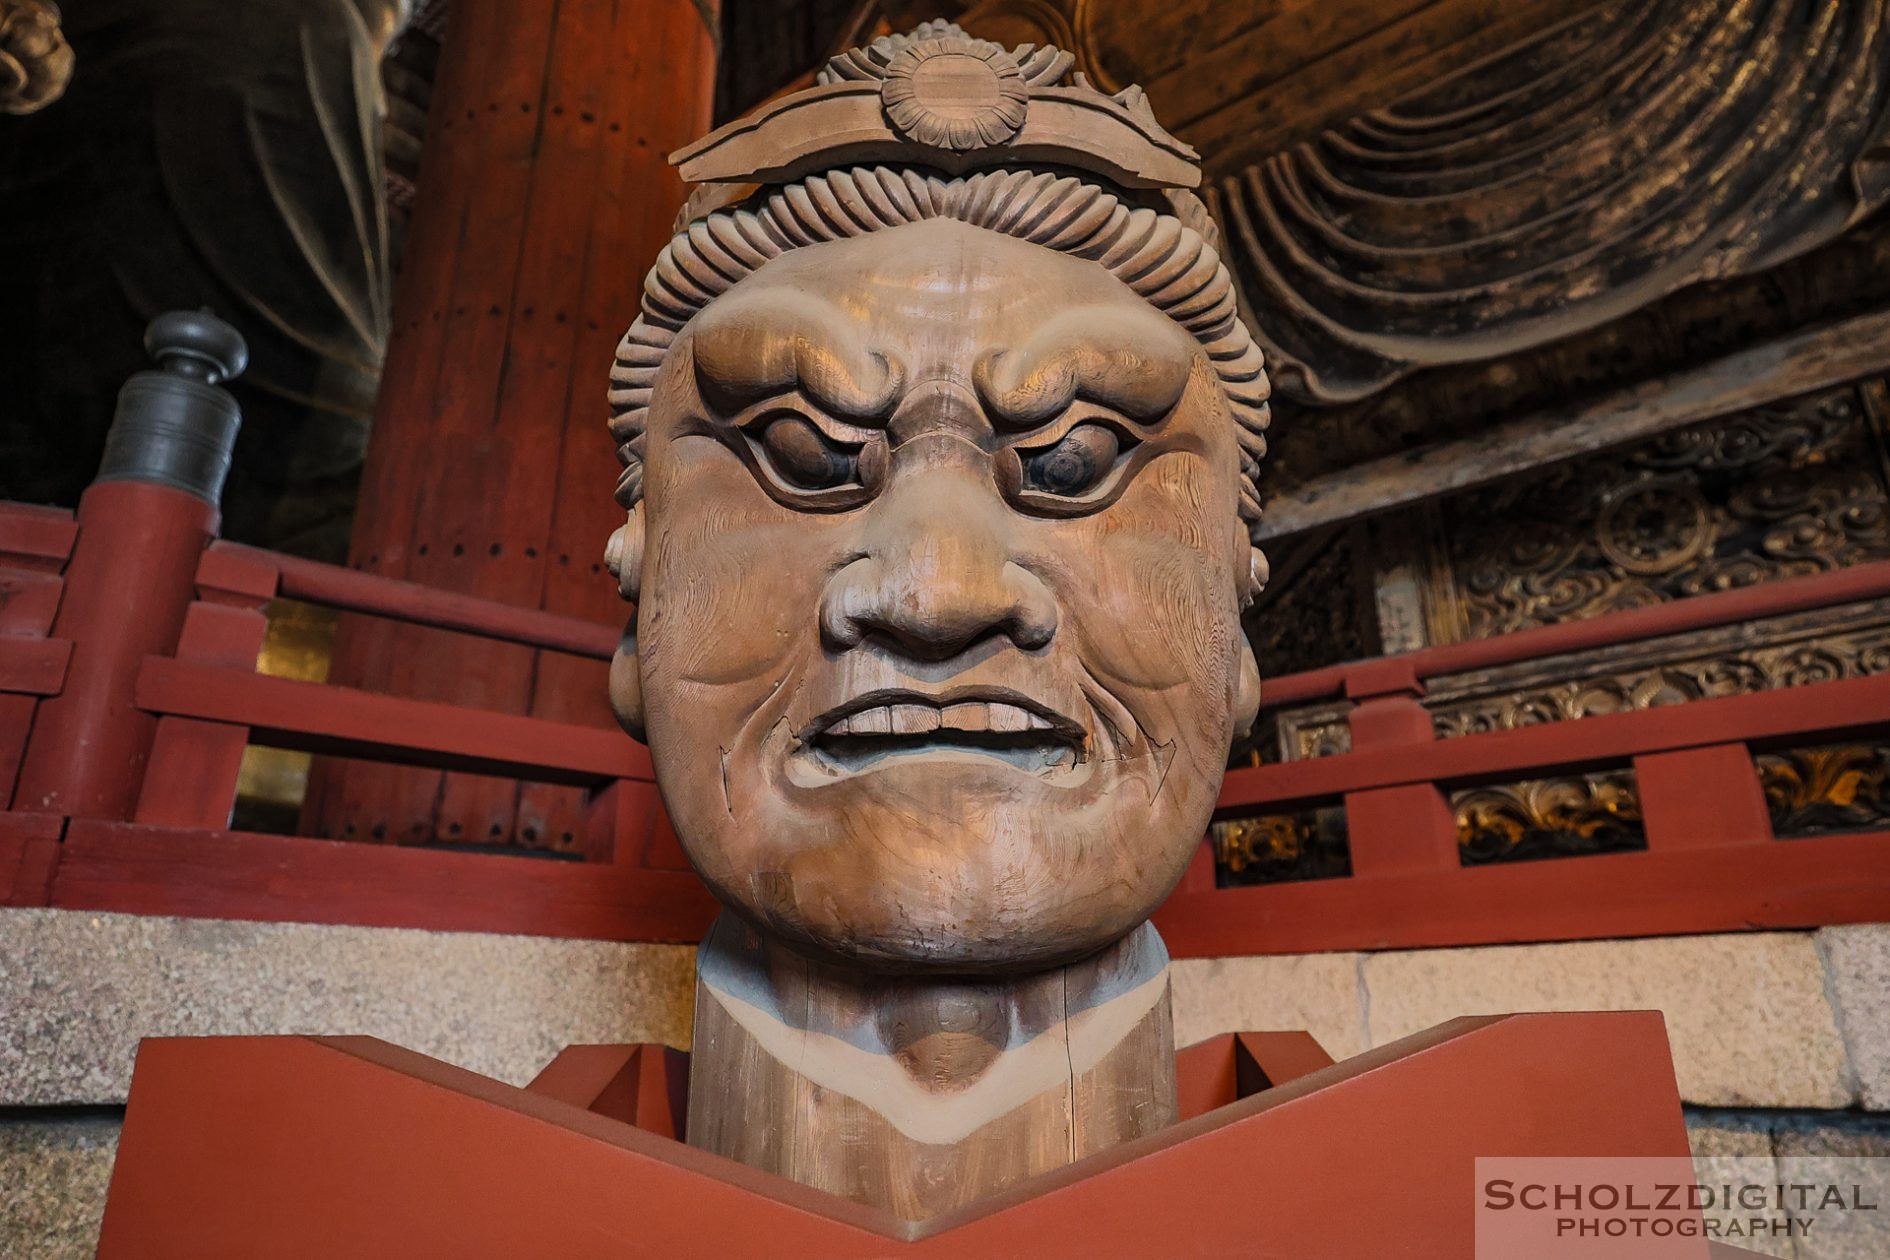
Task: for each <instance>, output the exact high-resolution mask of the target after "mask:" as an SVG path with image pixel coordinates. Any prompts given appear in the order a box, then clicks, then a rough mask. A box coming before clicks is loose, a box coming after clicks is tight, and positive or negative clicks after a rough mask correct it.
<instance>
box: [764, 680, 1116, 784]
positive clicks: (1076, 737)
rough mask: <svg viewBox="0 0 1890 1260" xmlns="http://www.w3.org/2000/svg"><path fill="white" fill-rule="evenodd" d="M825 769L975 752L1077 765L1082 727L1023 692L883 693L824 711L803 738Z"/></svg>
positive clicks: (1047, 766) (1042, 766)
mask: <svg viewBox="0 0 1890 1260" xmlns="http://www.w3.org/2000/svg"><path fill="white" fill-rule="evenodd" d="M801 745H802V747H803V749H805V750H808V751H810V752H811V753H812V754H813V756H814V758H815V760H817V761H818V762H820V763H821V764H822V765H824V766H825V767H826V768H827V769H829V770H832V771H836V772H839V773H843V774H853V773H858V772H859V771H862V770H865V769H867V768H869V767H871V766H874V765H876V764H878V763H880V762H882V761H886V760H888V759H890V758H895V757H918V756H927V755H932V754H939V753H974V754H980V755H983V756H987V757H993V758H996V759H997V760H999V761H1003V762H1007V763H1008V764H1010V765H1012V766H1015V767H1017V768H1018V769H1019V770H1024V771H1027V772H1031V773H1041V772H1043V771H1048V770H1063V769H1069V768H1071V767H1074V766H1075V765H1076V764H1077V763H1078V762H1079V761H1081V760H1082V757H1083V746H1084V732H1083V728H1082V726H1081V725H1080V724H1079V723H1077V722H1074V721H1072V720H1071V719H1069V718H1067V717H1064V716H1062V715H1061V714H1058V713H1054V712H1052V711H1051V710H1049V709H1046V708H1044V707H1043V706H1041V705H1039V704H1037V703H1036V702H1035V701H1031V700H1027V699H1025V698H1023V697H1021V696H1017V695H1013V694H1009V693H1005V694H1002V695H999V694H994V693H986V692H977V693H965V694H960V695H954V696H952V697H951V698H950V699H944V700H941V699H935V698H933V697H930V696H923V695H919V694H917V693H915V692H880V693H875V694H873V695H870V696H863V697H861V698H859V699H856V700H852V701H849V702H848V703H846V704H843V705H841V706H839V707H838V708H835V709H833V710H831V711H830V712H828V713H825V714H822V715H821V716H820V717H819V718H817V719H816V720H815V721H814V724H813V725H812V726H811V727H810V728H809V729H808V731H807V733H806V734H804V735H803V736H802V737H801Z"/></svg>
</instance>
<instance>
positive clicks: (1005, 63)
mask: <svg viewBox="0 0 1890 1260" xmlns="http://www.w3.org/2000/svg"><path fill="white" fill-rule="evenodd" d="M885 75H886V77H885V80H884V82H883V83H882V84H881V85H880V101H881V102H882V103H883V104H884V105H885V108H886V117H887V119H888V121H890V122H891V123H892V127H893V130H894V131H896V132H897V133H898V134H899V135H900V136H901V137H902V138H904V139H907V140H912V141H915V142H917V143H919V144H924V145H930V146H932V147H934V148H941V149H951V150H953V151H954V152H959V153H962V152H965V151H967V150H970V149H981V148H988V147H990V146H991V145H996V144H1003V143H1005V142H1006V141H1008V140H1009V139H1010V138H1011V137H1012V136H1015V135H1016V134H1017V132H1018V129H1019V128H1021V127H1022V126H1023V125H1024V115H1025V113H1026V112H1027V111H1028V110H1029V107H1030V89H1029V87H1028V85H1027V84H1026V83H1025V82H1024V75H1023V72H1022V71H1021V70H1020V69H1019V68H1018V65H1017V62H1016V61H1014V60H1013V59H1012V58H1011V55H1010V54H1009V53H1007V52H1005V51H1004V50H1003V49H1002V48H1000V47H998V46H997V45H996V44H993V43H988V42H986V41H984V40H973V39H930V40H922V41H919V42H916V43H912V44H908V45H907V46H906V47H904V48H902V49H900V50H899V51H898V52H897V53H895V54H894V55H893V57H892V59H891V60H890V61H888V62H887V63H886V71H885Z"/></svg>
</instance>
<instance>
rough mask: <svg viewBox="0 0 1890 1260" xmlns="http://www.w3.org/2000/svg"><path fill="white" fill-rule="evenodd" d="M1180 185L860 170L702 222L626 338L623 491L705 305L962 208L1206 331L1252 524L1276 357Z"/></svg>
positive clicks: (619, 396) (619, 374)
mask: <svg viewBox="0 0 1890 1260" xmlns="http://www.w3.org/2000/svg"><path fill="white" fill-rule="evenodd" d="M1171 196H1172V197H1173V200H1174V201H1175V202H1176V203H1177V209H1179V210H1180V211H1181V215H1177V214H1170V213H1165V212H1163V211H1160V210H1155V209H1151V208H1149V207H1147V206H1132V205H1129V204H1128V203H1126V202H1125V201H1124V200H1123V199H1122V198H1121V197H1119V196H1118V195H1116V194H1115V193H1112V192H1110V191H1109V190H1107V189H1105V188H1102V187H1100V186H1098V185H1096V184H1092V183H1089V182H1088V181H1086V180H1082V179H1078V178H1076V177H1074V176H1069V175H1058V174H1053V173H1049V172H1037V171H1028V170H1003V171H981V172H979V173H977V174H974V175H969V176H964V177H959V178H948V177H946V176H943V175H938V174H932V173H928V172H925V171H919V170H913V169H910V168H903V169H896V168H890V167H884V166H875V167H871V168H866V167H854V168H852V169H850V170H833V171H828V172H826V173H824V174H820V175H814V176H810V177H808V178H806V179H803V180H800V181H798V182H795V183H791V184H786V185H782V186H780V187H778V188H774V189H771V190H768V191H766V192H765V193H763V194H760V195H758V196H757V197H756V198H754V199H751V200H750V201H749V202H748V203H747V204H746V205H743V206H739V207H734V208H730V209H725V210H716V211H714V212H713V213H710V214H708V215H705V216H704V217H702V218H699V219H697V220H695V221H694V222H693V223H690V224H689V225H688V227H686V228H684V229H683V230H682V231H681V232H679V233H678V234H677V235H676V237H675V239H673V240H672V241H670V243H669V245H668V246H667V247H665V248H664V250H663V252H662V254H661V255H660V256H659V257H658V258H657V260H656V266H655V267H653V268H651V270H650V274H649V275H648V277H646V278H645V280H644V283H643V309H642V313H641V314H640V315H639V316H638V317H637V320H636V322H635V323H633V324H631V325H630V331H629V332H627V333H625V334H624V337H623V340H622V341H621V342H620V343H619V344H618V346H617V361H616V364H615V366H614V367H612V369H611V373H610V383H611V389H610V409H611V419H610V431H611V434H612V436H614V437H615V438H616V439H617V444H618V445H617V455H618V458H619V459H621V460H622V461H623V464H624V473H623V476H622V477H621V478H620V479H619V481H618V483H617V499H618V502H620V503H622V504H623V505H624V507H625V508H631V507H634V506H635V505H636V503H637V502H638V500H640V499H641V498H642V497H643V449H644V430H645V428H646V427H647V424H648V420H649V409H650V399H651V396H652V394H653V393H654V391H655V386H656V375H657V372H658V371H659V370H660V369H661V367H662V365H663V358H664V356H665V354H667V353H668V351H669V347H670V345H671V343H673V342H674V341H675V339H676V336H677V334H678V333H680V332H681V331H682V329H683V327H684V326H685V325H686V324H688V322H689V321H690V319H691V318H693V317H694V316H695V314H696V313H697V312H698V311H700V310H702V309H703V308H704V307H705V306H707V305H708V304H709V303H710V302H713V301H714V300H715V299H716V298H718V297H720V296H721V295H722V294H723V293H725V292H727V291H728V290H729V289H730V288H731V287H733V286H734V285H735V283H736V282H737V281H739V280H741V279H742V278H743V277H744V276H747V275H749V274H751V273H752V272H755V271H757V270H759V269H760V268H761V267H762V266H763V265H764V264H766V263H767V262H768V261H769V260H770V259H772V258H776V257H779V256H780V255H781V254H784V253H786V252H787V251H788V250H791V249H797V248H799V247H801V246H804V245H817V244H820V243H822V242H825V241H838V240H845V239H848V238H850V237H855V236H864V235H865V234H867V233H868V232H877V231H879V230H881V229H882V228H889V227H898V226H900V225H902V224H907V223H922V222H924V221H925V220H927V219H951V220H954V221H956V222H959V223H965V224H969V225H971V226H973V227H981V228H988V229H990V230H991V231H994V232H1002V233H1004V234H1005V235H1007V236H1013V237H1016V238H1018V239H1019V240H1025V241H1030V242H1032V243H1033V244H1037V245H1042V246H1044V247H1045V248H1048V249H1054V250H1057V251H1059V252H1061V253H1065V254H1072V255H1074V256H1076V257H1078V258H1087V259H1090V260H1091V261H1093V262H1096V263H1098V264H1100V265H1101V266H1103V267H1106V268H1107V269H1108V270H1109V271H1110V273H1111V274H1113V275H1114V276H1116V277H1117V278H1118V279H1119V280H1121V281H1122V282H1123V283H1125V284H1127V285H1128V286H1129V287H1130V288H1131V289H1133V290H1135V292H1136V293H1138V294H1140V295H1141V296H1142V297H1143V298H1144V299H1146V300H1147V301H1148V302H1149V303H1150V304H1151V305H1153V306H1154V307H1155V308H1156V309H1157V310H1159V311H1161V312H1162V313H1163V314H1165V315H1167V316H1169V317H1170V318H1171V319H1173V320H1174V321H1175V322H1177V323H1178V324H1180V325H1181V326H1182V327H1183V328H1185V329H1187V330H1188V331H1189V332H1190V333H1192V334H1193V335H1194V336H1195V338H1196V339H1197V340H1199V341H1200V342H1201V344H1202V346H1203V347H1204V348H1205V349H1206V351H1207V356H1208V360H1209V361H1210V362H1211V363H1212V364H1213V366H1214V369H1215V372H1216V373H1217V374H1218V375H1219V377H1220V381H1221V386H1222V389H1223V390H1224V392H1225V393H1226V396H1227V401H1228V404H1229V408H1230V410H1231V411H1232V412H1233V417H1234V422H1235V434H1236V436H1237V438H1238V439H1239V445H1240V473H1241V478H1240V509H1239V511H1240V516H1241V519H1242V520H1243V521H1245V522H1246V523H1247V526H1248V529H1249V531H1251V530H1252V529H1253V528H1254V527H1255V526H1256V525H1257V524H1258V522H1259V519H1260V496H1259V491H1258V489H1257V487H1256V484H1255V482H1256V478H1257V477H1258V475H1259V472H1260V460H1261V458H1262V457H1263V456H1264V455H1265V454H1266V449H1267V442H1266V427H1267V421H1268V409H1267V395H1268V385H1267V374H1266V365H1265V361H1264V359H1263V358H1262V356H1261V353H1260V347H1259V346H1257V345H1255V344H1254V340H1253V337H1252V335H1251V334H1249V332H1248V331H1247V326H1246V325H1245V324H1243V323H1242V322H1241V319H1240V315H1239V313H1238V311H1237V310H1236V308H1235V296H1234V286H1233V282H1232V281H1231V280H1230V279H1229V278H1228V274H1227V268H1226V267H1224V266H1222V265H1221V260H1220V255H1219V254H1217V253H1216V252H1215V250H1214V247H1213V245H1212V244H1210V243H1209V241H1208V239H1207V238H1206V236H1204V232H1205V233H1212V232H1213V225H1212V221H1211V220H1210V219H1209V218H1208V217H1207V214H1206V211H1205V210H1204V209H1203V208H1202V206H1201V203H1200V201H1199V200H1198V199H1196V198H1195V197H1194V196H1193V195H1192V194H1187V193H1183V194H1178V195H1177V194H1171ZM1182 215H1185V216H1186V217H1187V219H1189V220H1191V222H1184V221H1183V218H1182Z"/></svg>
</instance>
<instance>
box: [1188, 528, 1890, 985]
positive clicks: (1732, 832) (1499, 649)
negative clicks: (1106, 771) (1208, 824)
mask: <svg viewBox="0 0 1890 1260" xmlns="http://www.w3.org/2000/svg"><path fill="white" fill-rule="evenodd" d="M1886 598H1890V561H1885V562H1878V563H1873V564H1865V565H1858V566H1856V567H1853V568H1849V569H1841V570H1837V571H1834V572H1829V573H1822V574H1817V575H1814V576H1809V577H1800V578H1791V579H1786V580H1782V581H1778V582H1773V583H1769V584H1765V585H1761V586H1754V587H1748V588H1745V589H1742V590H1736V591H1726V592H1720V593H1715V594H1710V595H1703V596H1698V597H1696V598H1693V599H1688V600H1683V601H1679V602H1676V603H1671V604H1664V605H1660V606H1657V607H1651V608H1638V609H1633V610H1630V611H1624V612H1618V613H1612V614H1608V615H1605V616H1600V617H1595V618H1592V619H1589V620H1586V621H1578V622H1569V623H1563V624H1559V625H1553V626H1545V627H1542V628H1540V629H1533V630H1525V631H1520V632H1517V633H1514V634H1509V635H1505V636H1502V637H1500V638H1494V639H1485V640H1477V641H1473V642H1468V643H1458V644H1450V645H1447V646H1441V647H1434V648H1426V649H1422V650H1420V651H1416V652H1410V653H1406V654H1403V655H1400V656H1394V657H1386V658H1382V659H1377V660H1368V661H1357V662H1351V663H1348V664H1343V665H1335V666H1330V667H1327V668H1324V669H1318V670H1311V671H1308V672H1305V673H1301V674H1294V675H1290V676H1288V677H1285V678H1279V679H1275V680H1273V681H1272V682H1270V683H1268V684H1267V686H1266V688H1265V694H1266V701H1265V703H1266V704H1267V705H1268V706H1269V707H1274V708H1283V707H1287V706H1290V705H1297V704H1304V703H1307V702H1309V701H1318V700H1329V699H1334V698H1338V697H1341V696H1343V697H1345V698H1347V699H1350V700H1351V701H1353V703H1354V707H1353V708H1352V710H1351V712H1350V713H1349V715H1348V717H1347V723H1348V725H1349V727H1350V730H1351V736H1352V750H1351V751H1350V752H1348V753H1344V754H1340V755H1335V756H1329V757H1321V758H1317V759H1312V760H1301V761H1291V762H1286V763H1282V764H1275V765H1266V766H1258V767H1254V768H1252V769H1240V770H1234V771H1231V772H1229V774H1228V776H1227V780H1226V782H1225V784H1224V785H1223V787H1222V790H1221V796H1220V807H1221V813H1222V814H1223V815H1224V816H1234V815H1251V814H1286V813H1292V812H1295V811H1298V810H1303V809H1307V808H1312V807H1317V806H1320V805H1335V804H1336V805H1342V806H1343V807H1344V810H1345V818H1346V829H1347V833H1348V842H1349V846H1350V857H1351V874H1350V875H1349V876H1346V877H1342V878H1336V879H1328V880H1311V881H1304V882H1295V883H1283V884H1275V885H1264V886H1254V887H1245V888H1223V889H1216V888H1214V887H1213V886H1212V885H1213V872H1212V867H1211V865H1209V864H1208V863H1207V862H1206V860H1205V859H1204V860H1203V861H1199V862H1197V864H1196V867H1195V869H1194V870H1192V871H1191V872H1190V875H1189V877H1188V879H1187V880H1186V881H1184V884H1183V886H1182V888H1181V889H1180V890H1179V891H1177V893H1176V894H1175V895H1174V896H1173V897H1171V898H1170V899H1169V901H1168V903H1167V905H1166V906H1164V907H1163V910H1162V912H1161V914H1160V915H1158V916H1157V920H1156V921H1157V923H1158V924H1159V925H1160V927H1161V929H1162V933H1163V935H1164V937H1166V939H1167V940H1168V944H1169V948H1170V950H1171V951H1172V952H1173V953H1175V954H1176V955H1178V956H1189V955H1212V954H1242V953H1295V952H1311V951H1318V950H1338V949H1387V948H1412V947H1420V946H1438V945H1465V944H1479V943H1492V942H1501V941H1547V940H1568V939H1577V938H1586V937H1602V936H1645V935H1658V934H1669V933H1687V932H1720V931H1736V930H1741V929H1748V928H1759V927H1771V928H1788V927H1814V926H1819V925H1823V924H1831V923H1844V922H1860V921H1871V920H1881V919H1890V832H1879V833H1871V834H1857V835H1832V836H1819V837H1807V838H1801V839H1792V840H1780V839H1778V838H1777V837H1775V836H1774V835H1773V831H1772V825H1771V818H1770V814H1769V811H1768V809H1767V805H1766V800H1765V796H1764V792H1763V790H1762V788H1761V786H1760V782H1759V777H1758V773H1757V771H1756V769H1755V767H1754V764H1753V760H1752V755H1753V753H1754V752H1755V751H1765V750H1768V749H1772V748H1785V747H1802V746H1808V745H1816V744H1821V743H1828V742H1839V741H1845V740H1854V739H1871V738H1873V737H1878V736H1883V735H1885V734H1890V674H1886V675H1875V676H1871V677H1864V678H1855V679H1847V680H1842V681H1833V682H1825V683H1819V684H1815V685H1809V686H1801V687H1794V688H1789V689H1786V690H1781V691H1771V692H1763V693H1759V694H1755V695H1743V696H1730V697H1724V698H1719V699H1710V700H1698V701H1694V702H1692V703H1687V704H1680V705H1674V706H1670V707H1663V708H1655V709H1647V710H1640V711H1634V712H1625V713H1614V714H1608V715H1603V716H1594V717H1587V718H1582V719H1580V720H1574V721H1563V722H1554V723H1545V724H1542V725H1538V726H1529V727H1524V728H1521V729H1517V730H1504V731H1492V732H1488V733H1484V734H1477V735H1470V736H1463V737H1459V738H1455V739H1439V738H1438V737H1437V736H1436V733H1435V731H1434V728H1433V724H1432V720H1431V717H1430V715H1429V713H1427V712H1426V711H1425V709H1424V707H1423V705H1422V703H1421V697H1422V696H1423V694H1424V685H1425V680H1426V679H1435V678H1439V677H1442V676H1445V675H1450V674H1458V673H1464V672H1468V671H1471V670H1479V669H1489V668H1492V667H1495V666H1498V665H1508V664H1515V663H1518V662H1522V661H1542V660H1546V659H1548V658H1551V657H1558V656H1565V655H1569V654H1573V653H1583V652H1590V651H1594V650H1596V649H1599V648H1604V647H1610V646H1614V645H1616V644H1622V643H1630V642H1637V641H1646V640H1651V639H1658V638H1662V637H1665V636H1670V635H1676V634H1681V633H1685V632H1690V631H1696V630H1706V629H1711V628H1714V627H1719V626H1729V625H1735V624H1739V623H1743V622H1748V621H1753V620H1757V619H1760V618H1765V617H1773V616H1779V615H1783V614H1786V613H1794V612H1804V611H1808V610H1812V609H1819V608H1833V607H1838V606H1842V605H1847V604H1858V603H1869V602H1880V601H1883V600H1884V599H1886ZM1571 666H1572V667H1577V668H1578V663H1577V662H1571ZM1621 765H1629V766H1631V767H1632V768H1633V773H1634V777H1635V780H1636V785H1637V788H1638V794H1639V798H1640V808H1641V814H1642V820H1643V824H1644V829H1645V833H1646V839H1647V848H1646V849H1645V850H1644V851H1635V852H1623V853H1609V854H1595V855H1586V856H1579V857H1564V858H1554V859H1544V860H1537V861H1530V862H1517V863H1511V864H1502V865H1490V866H1479V867H1465V866H1464V865H1463V862H1462V858H1461V856H1460V849H1459V845H1458V834H1457V822H1456V818H1455V816H1454V813H1453V811H1452V810H1451V808H1450V805H1449V800H1448V793H1449V792H1450V791H1451V790H1453V789H1456V788H1461V787H1472V786H1476V785H1479V784H1489V783H1501V782H1516V781H1519V780H1525V779H1538V778H1546V777H1550V776H1555V775H1563V774H1575V773H1581V772H1584V771H1589V770H1596V769H1604V768H1609V767H1618V766H1621Z"/></svg>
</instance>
